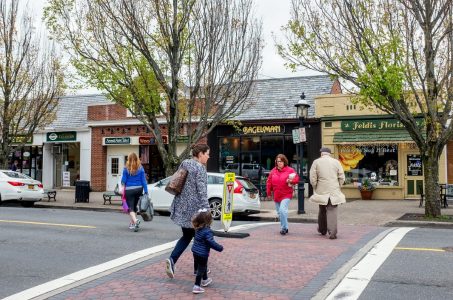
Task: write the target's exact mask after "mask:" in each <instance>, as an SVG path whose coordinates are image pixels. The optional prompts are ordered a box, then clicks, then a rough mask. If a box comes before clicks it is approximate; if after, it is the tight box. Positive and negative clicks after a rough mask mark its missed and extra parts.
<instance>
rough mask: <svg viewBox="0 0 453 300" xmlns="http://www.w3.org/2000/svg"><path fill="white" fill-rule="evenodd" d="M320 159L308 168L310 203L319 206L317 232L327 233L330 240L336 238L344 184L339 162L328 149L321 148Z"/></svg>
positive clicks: (344, 200) (344, 199) (343, 198)
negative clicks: (339, 206)
mask: <svg viewBox="0 0 453 300" xmlns="http://www.w3.org/2000/svg"><path fill="white" fill-rule="evenodd" d="M320 152H321V157H320V158H318V159H316V160H315V161H314V162H313V164H312V166H311V168H310V183H311V185H312V186H313V195H312V196H311V197H310V201H311V202H313V203H316V204H319V213H318V232H319V233H321V234H322V235H325V234H326V233H327V232H328V233H329V238H330V239H336V238H337V206H338V204H341V203H345V202H346V198H345V196H344V194H343V193H342V192H341V190H340V186H341V185H343V183H344V179H345V177H344V171H343V167H342V166H341V164H340V162H339V161H338V160H336V159H335V158H332V156H331V153H332V152H331V151H330V149H329V148H326V147H322V148H321V150H320Z"/></svg>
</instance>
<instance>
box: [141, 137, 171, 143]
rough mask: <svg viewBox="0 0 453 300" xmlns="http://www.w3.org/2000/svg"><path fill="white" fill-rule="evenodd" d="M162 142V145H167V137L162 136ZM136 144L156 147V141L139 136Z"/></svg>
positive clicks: (153, 138) (152, 138)
mask: <svg viewBox="0 0 453 300" xmlns="http://www.w3.org/2000/svg"><path fill="white" fill-rule="evenodd" d="M162 141H163V142H164V144H168V135H163V136H162ZM138 143H139V144H140V145H156V144H157V139H156V138H155V137H151V136H140V137H139V138H138Z"/></svg>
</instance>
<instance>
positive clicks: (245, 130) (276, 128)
mask: <svg viewBox="0 0 453 300" xmlns="http://www.w3.org/2000/svg"><path fill="white" fill-rule="evenodd" d="M284 132H285V126H283V125H256V126H244V127H242V134H244V135H250V134H275V133H284Z"/></svg>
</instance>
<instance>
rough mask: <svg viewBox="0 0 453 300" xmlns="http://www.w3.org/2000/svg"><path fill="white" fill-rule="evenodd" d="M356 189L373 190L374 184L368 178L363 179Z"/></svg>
mask: <svg viewBox="0 0 453 300" xmlns="http://www.w3.org/2000/svg"><path fill="white" fill-rule="evenodd" d="M358 189H359V191H374V190H375V189H376V185H375V184H374V183H373V182H371V181H370V180H369V179H365V180H364V181H363V182H362V184H360V185H359V186H358Z"/></svg>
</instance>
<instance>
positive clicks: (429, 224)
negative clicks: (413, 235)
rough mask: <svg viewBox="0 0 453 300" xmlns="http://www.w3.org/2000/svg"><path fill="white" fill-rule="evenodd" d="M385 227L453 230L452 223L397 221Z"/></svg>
mask: <svg viewBox="0 0 453 300" xmlns="http://www.w3.org/2000/svg"><path fill="white" fill-rule="evenodd" d="M383 226H384V227H419V228H445V229H453V223H451V222H427V221H403V220H396V221H392V222H388V223H386V224H384V225H383Z"/></svg>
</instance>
